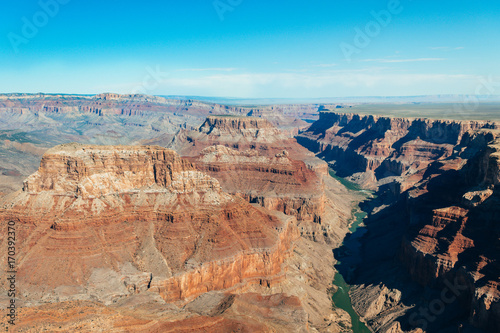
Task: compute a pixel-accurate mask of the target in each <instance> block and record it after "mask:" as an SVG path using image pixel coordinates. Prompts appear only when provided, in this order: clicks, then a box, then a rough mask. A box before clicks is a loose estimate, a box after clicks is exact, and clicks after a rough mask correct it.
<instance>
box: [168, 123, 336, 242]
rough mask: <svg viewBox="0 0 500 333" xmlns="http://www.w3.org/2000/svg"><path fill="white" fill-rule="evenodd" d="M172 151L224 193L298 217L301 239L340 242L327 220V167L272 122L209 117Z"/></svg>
mask: <svg viewBox="0 0 500 333" xmlns="http://www.w3.org/2000/svg"><path fill="white" fill-rule="evenodd" d="M169 147H171V148H175V149H176V150H177V151H178V152H179V153H180V154H181V155H186V156H189V160H191V161H192V162H193V164H195V165H196V167H197V168H198V169H199V170H201V171H203V172H205V173H207V174H209V175H210V176H212V177H214V178H216V179H217V180H219V182H220V184H221V186H222V188H223V189H224V191H227V192H229V193H231V194H234V195H237V196H239V197H242V198H244V199H246V200H247V201H248V202H250V203H256V204H259V205H261V206H262V207H265V208H267V209H270V210H274V211H280V212H283V213H285V214H287V215H292V216H295V217H296V218H297V220H298V221H299V229H300V230H301V231H302V235H307V237H310V238H311V239H314V240H316V241H324V242H327V243H329V244H333V243H336V241H334V240H333V239H332V237H333V234H332V232H331V230H333V229H335V228H336V227H335V226H334V221H332V220H330V219H329V218H325V216H326V207H327V206H328V204H329V203H328V199H327V198H326V195H325V185H324V177H325V176H327V177H328V178H329V176H328V166H327V164H326V163H325V162H323V161H321V160H319V159H318V158H316V157H315V156H314V155H313V154H311V153H310V152H309V151H307V150H306V149H304V148H303V147H302V146H300V145H299V144H298V143H297V142H296V141H295V140H294V139H290V138H288V137H287V136H286V135H285V134H283V133H282V132H281V131H280V130H279V129H277V128H276V127H274V126H273V125H272V124H270V123H269V122H268V121H267V120H264V119H260V118H252V117H227V116H224V117H221V116H213V117H208V118H207V120H206V121H205V123H204V124H203V125H202V126H201V127H200V128H199V129H198V130H195V131H188V130H186V131H181V132H180V133H178V134H177V135H176V136H175V137H174V139H173V140H172V142H171V144H170V145H169ZM311 222H313V223H311Z"/></svg>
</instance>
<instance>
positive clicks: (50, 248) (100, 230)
mask: <svg viewBox="0 0 500 333" xmlns="http://www.w3.org/2000/svg"><path fill="white" fill-rule="evenodd" d="M2 207H3V209H2V211H1V215H0V219H1V220H2V221H14V222H15V223H16V227H17V230H18V231H17V232H18V238H19V241H18V243H17V246H18V251H19V257H18V262H19V263H20V264H19V267H18V281H19V288H20V292H21V293H22V294H24V295H30V296H31V298H32V299H33V300H35V301H36V300H37V297H38V296H36V295H38V293H40V292H43V293H44V295H45V297H46V298H48V299H50V298H51V297H56V298H57V297H59V296H61V294H60V293H61V292H62V290H71V289H73V290H75V292H74V293H75V294H84V295H87V296H85V297H90V296H91V295H94V297H98V298H100V299H101V300H103V301H105V302H109V301H112V300H113V299H116V298H117V297H118V298H120V297H123V296H124V295H129V294H130V293H135V292H142V291H146V290H147V291H149V292H153V291H156V292H159V293H160V295H162V296H163V297H164V299H165V300H166V301H167V302H173V301H177V300H185V299H192V298H194V297H196V296H198V295H200V294H202V293H204V292H208V291H210V290H220V289H230V288H235V287H238V285H241V286H239V287H243V286H246V285H248V284H252V283H261V284H262V283H263V284H268V285H271V284H272V283H274V282H275V281H278V280H279V279H281V278H282V273H283V272H282V264H283V262H284V260H285V258H286V257H287V256H288V255H289V253H290V251H291V249H292V242H293V240H294V239H296V238H297V236H298V235H297V230H296V229H295V225H294V224H293V223H290V222H289V221H288V220H285V219H281V220H280V219H278V218H276V217H274V216H271V215H269V214H268V213H266V212H265V211H263V210H260V209H256V208H254V207H252V206H251V205H249V204H248V203H246V202H245V201H243V200H241V199H238V198H236V197H232V196H230V195H228V194H226V193H224V192H223V191H222V190H221V189H220V186H219V183H218V181H217V180H215V179H213V178H211V177H209V176H207V175H205V174H203V173H201V172H199V171H196V169H195V168H194V167H193V165H192V164H191V163H190V162H188V161H186V160H182V159H181V158H180V157H178V155H177V154H176V153H174V152H173V151H171V150H168V149H165V148H161V147H126V146H121V147H108V146H83V145H77V144H70V145H63V146H59V147H56V148H54V149H51V150H49V151H48V152H47V153H46V154H45V155H44V157H43V159H42V163H41V166H40V169H39V171H38V172H37V173H35V174H34V175H32V176H31V177H29V178H28V179H27V180H26V182H25V185H24V188H23V190H22V191H19V192H17V193H15V194H13V195H10V196H7V197H6V198H4V200H3V202H2ZM4 225H6V223H4ZM2 233H4V235H5V234H6V229H5V228H3V230H2ZM6 239H7V237H4V240H2V246H5V241H6ZM3 259H5V258H3ZM55 268H57V272H58V274H54V271H53V270H54V269H55ZM3 274H5V273H3ZM113 279H116V281H113ZM3 280H5V279H3ZM120 280H121V281H123V282H121V283H120V282H119V281H120ZM115 282H116V284H114V283H115ZM3 285H4V286H5V283H3ZM107 287H109V288H110V290H107V291H104V290H106V288H107ZM82 288H83V289H82ZM99 290H102V292H99ZM70 299H71V298H70Z"/></svg>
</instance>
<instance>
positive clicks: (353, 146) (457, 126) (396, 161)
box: [297, 111, 498, 186]
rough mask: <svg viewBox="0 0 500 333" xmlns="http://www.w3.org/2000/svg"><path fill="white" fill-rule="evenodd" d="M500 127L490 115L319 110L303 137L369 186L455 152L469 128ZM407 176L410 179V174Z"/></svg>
mask: <svg viewBox="0 0 500 333" xmlns="http://www.w3.org/2000/svg"><path fill="white" fill-rule="evenodd" d="M482 128H492V129H494V128H498V125H496V124H495V123H492V122H486V121H462V122H461V121H451V120H430V119H405V118H390V117H378V116H362V115H357V114H345V113H336V112H331V111H322V112H320V119H319V120H318V121H317V122H315V123H314V124H313V125H312V126H311V127H310V128H309V129H307V130H306V131H305V132H303V133H301V134H300V135H299V136H298V138H297V139H298V140H299V142H300V143H301V144H302V145H304V146H306V147H308V148H309V149H311V150H313V151H315V152H319V153H322V155H323V156H324V158H325V159H326V160H328V161H329V160H334V161H336V163H337V164H336V168H337V169H338V170H339V171H340V172H341V174H342V175H345V176H353V175H356V174H358V175H357V176H356V177H355V179H358V180H359V182H361V183H364V185H366V186H373V185H374V184H375V182H376V181H378V180H380V179H383V178H385V177H388V176H404V177H406V178H408V179H409V177H410V176H411V175H412V174H414V173H416V172H418V170H422V169H425V168H426V167H427V166H428V164H429V163H431V162H433V161H436V160H439V159H444V158H447V157H449V156H451V155H452V153H453V148H454V147H455V146H456V145H458V144H459V143H460V141H461V140H462V138H463V137H464V135H466V134H467V133H468V132H469V131H476V130H479V129H482ZM408 179H407V180H408Z"/></svg>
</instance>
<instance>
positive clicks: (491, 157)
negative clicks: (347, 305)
mask: <svg viewBox="0 0 500 333" xmlns="http://www.w3.org/2000/svg"><path fill="white" fill-rule="evenodd" d="M499 137H500V130H499V125H498V124H496V123H494V122H488V121H444V120H429V119H405V118H390V117H377V116H362V115H356V114H344V113H335V112H331V111H324V112H321V113H320V119H319V121H317V122H316V123H314V124H313V125H311V127H310V128H309V129H307V130H306V131H304V132H302V133H300V134H299V135H298V137H297V140H298V142H299V143H301V144H302V145H304V146H305V147H308V148H309V149H311V150H312V151H314V152H316V153H318V156H320V157H321V158H323V159H324V160H326V161H328V162H329V164H330V165H331V166H332V167H333V168H334V169H335V170H336V171H337V174H339V175H342V176H345V177H349V178H350V179H351V180H354V181H356V182H358V183H360V184H362V185H363V186H365V187H369V188H372V189H376V190H377V199H375V200H373V202H371V203H368V204H366V205H365V206H364V209H365V210H366V211H367V212H368V213H369V216H368V218H367V219H366V221H365V223H366V225H367V227H366V228H367V230H368V232H367V233H366V234H365V235H364V236H363V238H362V240H361V243H362V247H363V250H362V253H363V260H362V262H361V263H359V264H358V266H357V268H356V270H355V271H353V269H352V268H345V269H346V271H345V273H346V274H347V276H348V277H349V282H350V283H351V284H353V285H354V286H353V291H352V297H353V303H354V306H355V308H356V309H357V311H358V312H359V313H360V314H362V316H364V318H365V320H367V321H368V322H369V323H370V325H371V326H372V328H373V329H375V330H376V331H380V332H385V331H390V330H391V329H393V328H394V327H393V324H394V325H396V323H397V325H400V326H398V327H399V328H398V330H400V331H410V330H412V329H418V328H420V329H424V330H429V331H432V330H442V329H445V328H447V329H451V328H450V326H449V325H452V326H451V327H453V325H458V324H455V323H457V322H462V323H465V325H469V324H472V325H473V326H475V327H478V328H481V329H483V330H486V331H488V332H496V331H498V330H499V329H500V317H499V315H498V314H499V312H498V311H499V310H498V309H499V305H498V304H499V300H500V297H499V296H500V292H499V281H498V275H499V272H500V266H498V262H499V259H500V258H499V257H498V253H499V252H498V248H499V246H500V244H499V239H500V230H499V229H498V223H496V222H497V221H498V218H499V216H500V211H499V210H498V207H500V201H499V200H500V194H499V192H498V172H499V171H498V170H499V163H498V161H499V160H498V151H499V148H498V140H499V139H498V138H499ZM394 258H397V261H394ZM402 268H404V269H402ZM388 272H394V273H392V274H389V273H388ZM396 272H397V273H396ZM345 276H346V275H345ZM412 281H414V282H416V283H417V285H418V286H422V287H425V288H430V289H422V292H423V291H424V290H436V292H430V293H427V294H421V293H419V292H418V291H417V290H419V288H420V287H415V286H413V282H412ZM454 284H455V285H458V289H459V290H458V291H457V293H458V295H457V297H456V298H455V299H454V301H453V302H450V303H446V302H445V303H444V304H445V308H443V311H441V312H439V315H438V316H435V317H432V320H429V319H428V318H425V317H424V316H423V315H422V313H420V312H419V311H421V310H422V311H423V310H425V309H427V311H429V306H433V305H432V304H434V305H435V304H436V302H437V301H440V302H443V301H442V299H441V296H439V292H440V291H443V292H449V291H450V288H449V286H450V285H454ZM460 288H462V289H460ZM394 293H396V294H399V295H400V296H398V297H395V296H391V295H392V294H394ZM396 294H394V295H396ZM381 295H382V296H383V297H382V296H381ZM384 295H385V296H384ZM422 295H425V296H422ZM433 295H434V296H433ZM410 304H412V305H410ZM433 313H434V312H433ZM460 325H462V324H460Z"/></svg>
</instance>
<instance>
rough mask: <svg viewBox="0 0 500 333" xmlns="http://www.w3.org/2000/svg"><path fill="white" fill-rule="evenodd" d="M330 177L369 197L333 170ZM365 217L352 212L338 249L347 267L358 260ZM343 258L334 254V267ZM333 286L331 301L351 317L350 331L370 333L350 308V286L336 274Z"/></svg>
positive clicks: (364, 214)
mask: <svg viewBox="0 0 500 333" xmlns="http://www.w3.org/2000/svg"><path fill="white" fill-rule="evenodd" d="M330 176H332V177H333V178H335V179H336V180H338V181H339V182H340V183H341V184H342V185H344V186H345V187H346V188H347V189H349V190H351V191H357V192H360V193H362V194H363V195H365V196H367V197H368V196H369V195H370V194H369V193H370V192H368V191H365V190H363V189H361V188H360V187H359V186H358V185H357V184H354V183H351V182H349V181H347V180H345V179H343V178H340V177H338V176H337V175H335V172H334V171H333V170H330ZM365 217H366V213H365V212H363V211H361V209H360V208H359V206H358V207H356V208H355V210H354V211H353V217H352V219H351V221H350V226H349V231H350V232H351V235H350V236H349V237H346V238H345V239H344V242H343V243H342V245H341V247H340V249H342V251H343V252H344V253H345V255H346V256H349V257H350V258H349V265H350V264H352V263H354V261H353V259H354V260H355V258H356V257H357V258H358V259H359V258H360V257H359V255H360V252H361V243H360V242H359V238H360V237H361V236H362V235H363V234H364V232H365V230H364V229H359V230H358V228H360V226H361V225H362V223H363V220H364V218H365ZM342 257H343V256H341V255H339V254H336V255H335V258H336V259H337V264H336V266H337V267H338V266H339V265H340V264H341V260H340V259H341V258H342ZM344 274H345V273H344ZM333 284H334V285H335V286H337V287H338V289H337V291H336V292H335V293H334V294H333V296H332V301H333V303H334V304H335V306H336V307H337V308H340V309H342V310H344V311H346V312H347V313H348V314H349V316H351V323H352V330H353V332H354V333H371V330H370V329H369V328H368V327H367V326H366V325H365V323H363V322H362V321H361V320H360V317H359V315H358V314H357V313H356V311H354V308H353V307H352V302H351V297H350V296H349V290H350V288H351V287H350V285H349V284H347V283H346V281H345V279H344V276H343V275H342V274H341V273H340V272H337V273H335V278H334V280H333Z"/></svg>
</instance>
